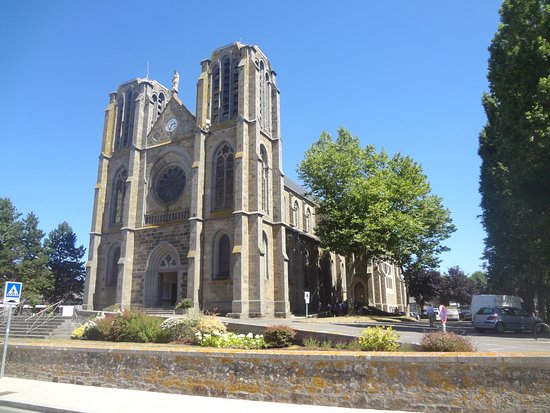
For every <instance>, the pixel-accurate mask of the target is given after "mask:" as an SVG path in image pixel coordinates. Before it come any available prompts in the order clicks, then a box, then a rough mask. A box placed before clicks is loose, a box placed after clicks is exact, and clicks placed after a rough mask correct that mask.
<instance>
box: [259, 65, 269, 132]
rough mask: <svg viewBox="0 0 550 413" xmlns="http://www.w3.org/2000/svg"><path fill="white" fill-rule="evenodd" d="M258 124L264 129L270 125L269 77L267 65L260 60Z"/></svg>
mask: <svg viewBox="0 0 550 413" xmlns="http://www.w3.org/2000/svg"><path fill="white" fill-rule="evenodd" d="M259 76H260V78H259V84H260V116H259V117H260V126H261V127H262V128H264V129H266V130H269V127H270V121H271V116H270V99H269V95H270V93H269V92H270V77H269V73H268V69H267V66H266V65H265V64H264V62H263V60H260V73H259Z"/></svg>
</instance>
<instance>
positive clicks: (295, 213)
mask: <svg viewBox="0 0 550 413" xmlns="http://www.w3.org/2000/svg"><path fill="white" fill-rule="evenodd" d="M298 221H299V208H298V201H294V204H293V205H292V225H294V226H295V227H298V223H299V222H298Z"/></svg>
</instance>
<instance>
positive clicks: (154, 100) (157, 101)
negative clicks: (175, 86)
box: [151, 92, 166, 125]
mask: <svg viewBox="0 0 550 413" xmlns="http://www.w3.org/2000/svg"><path fill="white" fill-rule="evenodd" d="M165 101H166V97H165V96H164V93H163V92H160V93H159V94H158V96H157V94H156V93H153V95H152V96H151V110H152V113H153V115H152V117H151V125H153V124H154V123H155V122H156V121H157V119H158V118H159V117H160V115H161V113H162V111H163V110H164V104H165Z"/></svg>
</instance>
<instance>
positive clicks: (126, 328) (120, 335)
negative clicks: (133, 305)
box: [107, 310, 170, 343]
mask: <svg viewBox="0 0 550 413" xmlns="http://www.w3.org/2000/svg"><path fill="white" fill-rule="evenodd" d="M163 321H164V319H163V318H161V317H152V316H148V315H147V314H145V313H142V312H139V311H128V310H126V311H124V312H122V313H121V314H117V315H116V316H115V317H114V320H113V322H112V324H111V328H110V330H109V334H108V337H107V339H108V340H109V341H123V342H132V343H150V342H154V343H166V342H168V341H170V334H169V333H168V332H167V331H166V330H163V329H162V328H161V327H160V325H161V323H162V322H163Z"/></svg>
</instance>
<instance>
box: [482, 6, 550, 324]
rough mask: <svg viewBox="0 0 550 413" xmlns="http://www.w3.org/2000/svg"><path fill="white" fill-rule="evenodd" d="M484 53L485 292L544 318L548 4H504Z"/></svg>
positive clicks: (548, 233) (549, 147)
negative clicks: (511, 297)
mask: <svg viewBox="0 0 550 413" xmlns="http://www.w3.org/2000/svg"><path fill="white" fill-rule="evenodd" d="M489 50H490V54H491V55H490V59H489V73H488V79H489V85H490V91H489V93H488V94H486V95H485V96H484V97H483V106H484V108H485V112H486V114H487V124H486V126H485V128H484V129H483V131H482V132H481V134H480V146H479V154H480V156H481V158H482V165H481V174H480V192H481V195H482V201H481V207H482V210H483V213H482V220H483V225H484V227H485V229H486V231H487V238H486V240H485V258H486V260H487V264H488V267H487V268H488V274H487V277H488V281H489V285H490V287H491V290H493V291H495V292H500V293H513V294H520V295H522V296H523V298H524V299H526V300H527V301H528V302H529V304H532V302H533V301H534V298H535V295H536V296H537V298H538V304H539V311H540V313H541V314H543V313H545V312H546V316H547V318H549V317H550V306H549V305H548V304H549V303H548V302H547V300H548V298H547V297H548V296H549V295H550V294H549V293H550V255H549V254H548V251H550V202H548V201H549V196H550V180H549V179H548V176H550V1H549V0H504V2H503V4H502V8H501V24H500V26H499V30H498V32H497V33H496V35H495V37H494V39H493V41H492V43H491V46H490V48H489Z"/></svg>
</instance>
